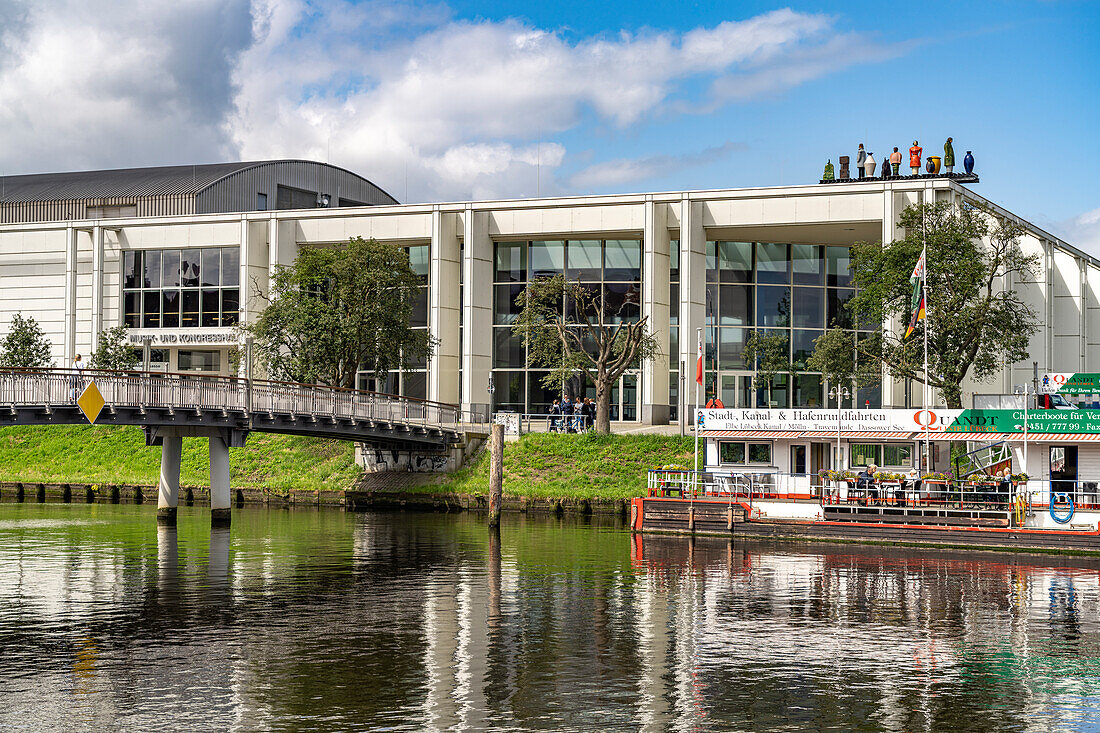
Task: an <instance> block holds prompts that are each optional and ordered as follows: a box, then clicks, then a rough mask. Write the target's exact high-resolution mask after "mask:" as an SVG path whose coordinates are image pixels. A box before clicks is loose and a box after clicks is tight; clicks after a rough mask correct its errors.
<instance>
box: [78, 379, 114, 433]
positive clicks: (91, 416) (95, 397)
mask: <svg viewBox="0 0 1100 733" xmlns="http://www.w3.org/2000/svg"><path fill="white" fill-rule="evenodd" d="M106 404H107V400H105V399H103V395H102V393H100V391H99V387H97V386H95V380H93V381H91V382H89V383H88V386H87V387H85V388H84V391H83V392H81V393H80V396H79V397H77V398H76V406H77V407H79V408H80V411H81V412H83V413H84V417H86V418H88V422H90V423H91V424H92V425H95V421H96V418H97V417H99V413H100V412H102V411H103V406H104V405H106Z"/></svg>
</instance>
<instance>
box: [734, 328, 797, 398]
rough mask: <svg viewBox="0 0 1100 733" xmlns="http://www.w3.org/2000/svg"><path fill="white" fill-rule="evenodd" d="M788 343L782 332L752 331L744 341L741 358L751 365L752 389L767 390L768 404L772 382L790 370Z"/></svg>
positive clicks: (785, 335)
mask: <svg viewBox="0 0 1100 733" xmlns="http://www.w3.org/2000/svg"><path fill="white" fill-rule="evenodd" d="M789 349H790V343H789V341H788V339H787V334H786V333H782V332H776V333H763V332H761V331H753V332H752V333H750V334H749V337H748V338H747V339H745V347H744V348H743V349H742V351H741V356H742V358H743V359H744V360H745V363H746V364H749V365H753V366H754V370H753V374H752V386H753V389H763V388H766V389H767V390H768V404H769V405H771V403H772V382H773V381H775V377H776V375H777V374H779V373H780V372H787V371H791V370H792V366H791V360H790V358H789V357H788V354H789Z"/></svg>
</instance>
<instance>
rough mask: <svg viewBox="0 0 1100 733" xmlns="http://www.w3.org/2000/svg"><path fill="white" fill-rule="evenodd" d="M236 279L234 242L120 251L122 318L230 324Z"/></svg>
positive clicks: (153, 324)
mask: <svg viewBox="0 0 1100 733" xmlns="http://www.w3.org/2000/svg"><path fill="white" fill-rule="evenodd" d="M239 281H240V251H239V250H238V248H237V247H205V248H193V249H161V250H157V249H154V250H140V251H128V252H123V253H122V307H123V323H125V325H126V326H128V327H129V328H200V327H203V328H211V327H218V326H235V325H236V324H237V322H238V321H239V320H240V282H239Z"/></svg>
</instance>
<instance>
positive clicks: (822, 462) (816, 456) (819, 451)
mask: <svg viewBox="0 0 1100 733" xmlns="http://www.w3.org/2000/svg"><path fill="white" fill-rule="evenodd" d="M830 452H831V451H830V448H829V446H828V444H826V443H811V444H810V473H812V474H813V475H814V476H816V475H817V474H819V473H821V472H822V471H824V470H826V469H827V468H829V455H830Z"/></svg>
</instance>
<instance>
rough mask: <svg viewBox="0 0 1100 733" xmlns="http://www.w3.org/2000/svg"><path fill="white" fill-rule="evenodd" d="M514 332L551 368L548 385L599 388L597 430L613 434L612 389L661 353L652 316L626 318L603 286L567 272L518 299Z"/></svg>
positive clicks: (534, 360) (537, 362)
mask: <svg viewBox="0 0 1100 733" xmlns="http://www.w3.org/2000/svg"><path fill="white" fill-rule="evenodd" d="M516 304H517V305H519V306H520V309H521V310H520V313H519V315H518V316H516V321H515V323H514V324H513V326H512V332H513V333H515V334H516V335H517V336H520V337H522V338H523V342H524V345H525V346H526V347H527V350H528V359H529V361H530V362H531V364H532V365H534V366H537V367H541V368H543V369H548V370H549V373H548V374H547V375H546V377H544V378H543V380H542V383H543V385H544V386H546V387H548V388H550V389H559V388H560V387H561V386H562V384H564V383H565V382H567V381H569V380H572V379H579V380H582V383H583V380H584V379H591V380H592V382H593V384H594V385H595V387H596V425H595V429H596V432H597V433H603V434H607V433H610V432H611V390H612V388H613V387H614V385H615V384H616V383H617V382H618V381H619V378H620V377H621V376H622V375H623V373H624V372H626V370H628V369H632V368H636V367H637V366H638V365H639V363H640V362H641V360H642V359H650V358H653V356H655V355H656V354H657V353H658V352H659V348H658V346H657V339H656V338H655V337H654V336H653V335H652V334H651V333H650V332H649V326H648V323H647V318H646V317H645V316H643V317H641V318H639V319H638V320H632V319H630V318H627V317H624V316H625V314H624V313H623V312H622V311H623V310H624V308H625V307H626V306H623V307H621V308H620V309H619V311H618V312H615V311H613V310H612V308H611V306H610V305H607V304H605V303H604V301H603V297H602V294H601V290H600V287H599V285H584V284H581V283H579V282H570V281H568V280H566V279H565V278H564V277H563V276H561V275H554V276H553V277H542V278H538V279H536V280H534V281H532V282H531V283H529V284H528V286H527V288H526V289H525V290H524V291H523V292H522V293H520V295H519V297H518V298H517V299H516Z"/></svg>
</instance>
